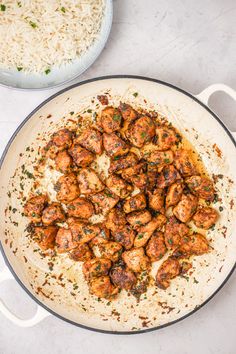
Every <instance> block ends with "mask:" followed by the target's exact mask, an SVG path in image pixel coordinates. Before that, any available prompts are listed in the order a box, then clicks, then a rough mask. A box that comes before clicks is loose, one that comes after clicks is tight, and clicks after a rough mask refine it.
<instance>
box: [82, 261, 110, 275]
mask: <svg viewBox="0 0 236 354" xmlns="http://www.w3.org/2000/svg"><path fill="white" fill-rule="evenodd" d="M110 268H111V261H110V260H109V259H105V258H94V259H91V260H88V261H87V262H85V263H84V264H83V274H84V277H85V279H87V280H89V279H92V278H98V277H101V276H103V275H107V274H108V273H109V270H110Z"/></svg>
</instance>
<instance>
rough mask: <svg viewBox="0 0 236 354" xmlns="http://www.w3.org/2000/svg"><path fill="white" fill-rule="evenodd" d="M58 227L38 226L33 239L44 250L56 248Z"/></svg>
mask: <svg viewBox="0 0 236 354" xmlns="http://www.w3.org/2000/svg"><path fill="white" fill-rule="evenodd" d="M57 231H58V227H56V226H38V227H35V228H34V233H33V239H34V240H35V241H36V242H37V243H38V245H39V247H40V248H41V249H42V250H44V251H45V250H47V249H50V248H54V246H55V238H56V235H57Z"/></svg>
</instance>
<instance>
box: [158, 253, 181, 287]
mask: <svg viewBox="0 0 236 354" xmlns="http://www.w3.org/2000/svg"><path fill="white" fill-rule="evenodd" d="M180 273H181V266H180V263H179V261H178V260H177V259H175V258H168V259H167V260H166V261H164V262H163V263H162V265H161V266H160V268H159V269H158V271H157V275H156V285H157V286H158V288H160V289H163V290H165V289H167V288H168V287H169V286H170V280H171V279H174V278H176V277H177V276H178V275H179V274H180Z"/></svg>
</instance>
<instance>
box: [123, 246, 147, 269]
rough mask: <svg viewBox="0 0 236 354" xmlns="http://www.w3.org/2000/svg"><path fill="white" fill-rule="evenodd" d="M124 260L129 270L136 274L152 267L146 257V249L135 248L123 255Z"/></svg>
mask: <svg viewBox="0 0 236 354" xmlns="http://www.w3.org/2000/svg"><path fill="white" fill-rule="evenodd" d="M122 259H123V261H124V262H125V264H126V265H127V267H128V268H129V269H131V270H132V271H133V272H135V273H139V272H142V271H143V270H146V269H148V268H149V267H150V266H151V263H150V260H149V258H148V257H147V256H146V255H145V252H144V249H143V248H142V247H141V248H133V249H131V250H129V251H125V252H124V253H123V254H122Z"/></svg>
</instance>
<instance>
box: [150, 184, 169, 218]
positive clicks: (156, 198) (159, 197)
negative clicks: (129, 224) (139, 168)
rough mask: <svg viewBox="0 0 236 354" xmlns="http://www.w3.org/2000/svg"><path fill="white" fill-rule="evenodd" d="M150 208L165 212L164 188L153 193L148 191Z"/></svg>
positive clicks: (156, 189)
mask: <svg viewBox="0 0 236 354" xmlns="http://www.w3.org/2000/svg"><path fill="white" fill-rule="evenodd" d="M147 194H148V205H149V208H151V209H152V210H155V211H159V212H160V213H163V212H164V199H165V193H164V190H163V189H162V188H155V189H154V191H153V192H150V191H148V193H147Z"/></svg>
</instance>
